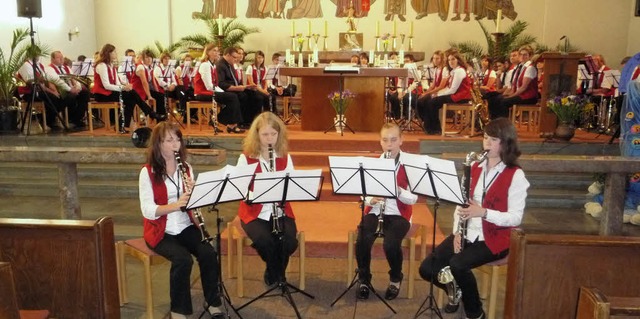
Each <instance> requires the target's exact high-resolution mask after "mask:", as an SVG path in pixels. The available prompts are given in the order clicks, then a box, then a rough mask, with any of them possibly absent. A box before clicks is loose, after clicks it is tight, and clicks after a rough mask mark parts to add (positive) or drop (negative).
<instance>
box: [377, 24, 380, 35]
mask: <svg viewBox="0 0 640 319" xmlns="http://www.w3.org/2000/svg"><path fill="white" fill-rule="evenodd" d="M379 36H380V21H376V37H379Z"/></svg>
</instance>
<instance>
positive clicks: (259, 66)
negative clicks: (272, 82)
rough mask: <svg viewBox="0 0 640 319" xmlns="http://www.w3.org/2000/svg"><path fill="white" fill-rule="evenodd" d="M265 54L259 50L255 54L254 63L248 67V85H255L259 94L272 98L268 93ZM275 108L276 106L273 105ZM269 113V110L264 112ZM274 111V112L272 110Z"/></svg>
mask: <svg viewBox="0 0 640 319" xmlns="http://www.w3.org/2000/svg"><path fill="white" fill-rule="evenodd" d="M264 60H265V58H264V52H262V51H260V50H258V51H256V53H255V58H254V63H253V64H251V65H249V66H248V67H247V72H246V75H247V84H249V85H251V84H255V85H256V88H257V90H258V92H260V93H262V94H264V96H267V97H268V96H270V94H269V92H268V91H267V89H268V88H267V68H266V67H265V65H264ZM271 105H273V106H275V104H271ZM263 111H267V110H263ZM272 111H274V110H272Z"/></svg>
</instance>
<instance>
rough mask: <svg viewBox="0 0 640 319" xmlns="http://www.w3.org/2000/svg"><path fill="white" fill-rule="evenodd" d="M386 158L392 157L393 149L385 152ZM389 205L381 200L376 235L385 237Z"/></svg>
mask: <svg viewBox="0 0 640 319" xmlns="http://www.w3.org/2000/svg"><path fill="white" fill-rule="evenodd" d="M384 158H386V159H388V158H391V151H386V152H384ZM386 206H387V201H386V200H382V201H380V214H379V215H378V227H377V228H376V233H375V235H376V237H384V209H385V208H386Z"/></svg>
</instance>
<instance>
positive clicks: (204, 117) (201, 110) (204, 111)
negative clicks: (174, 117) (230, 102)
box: [187, 101, 220, 131]
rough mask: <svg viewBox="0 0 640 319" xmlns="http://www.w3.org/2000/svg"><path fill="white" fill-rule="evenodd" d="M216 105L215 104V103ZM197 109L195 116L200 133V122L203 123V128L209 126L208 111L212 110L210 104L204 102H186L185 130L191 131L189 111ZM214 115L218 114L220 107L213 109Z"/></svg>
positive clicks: (211, 104)
mask: <svg viewBox="0 0 640 319" xmlns="http://www.w3.org/2000/svg"><path fill="white" fill-rule="evenodd" d="M216 104H217V103H216ZM192 108H194V109H197V111H196V112H197V113H196V116H197V118H198V125H199V129H200V131H202V122H203V121H204V123H205V126H206V125H209V120H210V113H209V111H210V110H211V108H213V103H212V102H205V101H189V102H187V130H188V131H191V109H192ZM215 112H216V114H217V113H219V112H220V107H217V108H216V109H215Z"/></svg>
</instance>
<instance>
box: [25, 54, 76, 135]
mask: <svg viewBox="0 0 640 319" xmlns="http://www.w3.org/2000/svg"><path fill="white" fill-rule="evenodd" d="M37 54H38V56H36V58H35V61H36V68H35V71H36V74H35V76H34V74H33V60H32V57H27V58H26V60H25V62H24V63H23V64H22V66H21V67H20V69H18V73H17V74H16V78H17V79H18V80H21V81H23V82H24V85H20V86H18V90H17V92H18V97H19V98H20V99H22V100H24V101H26V102H31V100H32V99H33V100H34V101H38V102H43V103H44V105H45V107H46V109H47V110H46V114H47V125H48V126H49V128H50V129H51V131H61V130H62V129H63V128H62V127H61V126H58V125H57V124H56V119H57V114H56V113H58V112H62V111H64V107H65V104H64V102H63V101H62V99H61V97H60V93H59V92H58V89H57V88H56V86H55V84H54V83H53V82H49V81H48V80H47V76H46V73H45V67H44V65H43V64H42V63H40V62H39V60H40V57H39V54H40V53H39V52H38V53H37ZM34 81H36V82H37V92H35V93H34V92H33V82H34ZM34 94H35V96H34ZM54 110H55V112H53V111H54ZM43 129H46V128H44V127H43Z"/></svg>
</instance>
